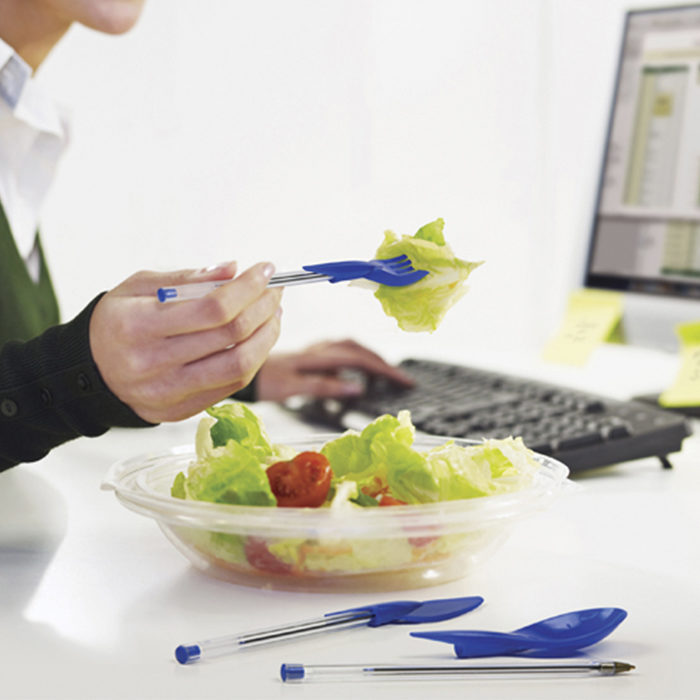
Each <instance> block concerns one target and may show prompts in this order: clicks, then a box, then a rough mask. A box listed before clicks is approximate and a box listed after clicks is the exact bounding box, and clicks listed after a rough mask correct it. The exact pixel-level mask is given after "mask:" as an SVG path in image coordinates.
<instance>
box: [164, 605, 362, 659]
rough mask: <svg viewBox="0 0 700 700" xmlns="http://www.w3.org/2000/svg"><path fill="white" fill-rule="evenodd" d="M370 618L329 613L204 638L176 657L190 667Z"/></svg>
mask: <svg viewBox="0 0 700 700" xmlns="http://www.w3.org/2000/svg"><path fill="white" fill-rule="evenodd" d="M371 617H372V615H371V614H370V613H366V612H362V611H360V612H348V613H343V614H332V615H326V616H325V617H315V618H312V619H310V620H304V621H302V622H294V623H291V624H289V625H280V626H277V627H267V628H265V629H261V630H257V631H255V632H246V633H245V634H235V635H227V636H223V637H216V638H214V639H204V640H202V641H199V642H192V643H191V644H181V645H180V646H179V647H177V649H175V658H176V659H177V660H178V661H179V662H180V663H181V664H190V663H194V662H195V661H199V660H200V659H204V658H213V657H216V656H224V655H225V654H231V653H232V652H236V651H241V650H242V649H245V648H248V647H253V646H257V645H259V644H269V643H271V642H277V641H282V640H284V639H288V638H290V637H301V636H304V635H307V634H314V633H315V632H321V631H323V630H328V629H338V628H342V627H352V626H354V625H358V624H365V623H366V622H367V621H368V620H369V619H370V618H371Z"/></svg>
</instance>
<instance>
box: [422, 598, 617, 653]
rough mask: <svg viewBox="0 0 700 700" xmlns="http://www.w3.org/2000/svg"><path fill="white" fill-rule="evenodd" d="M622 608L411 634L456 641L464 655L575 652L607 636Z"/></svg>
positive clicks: (575, 612) (583, 611)
mask: <svg viewBox="0 0 700 700" xmlns="http://www.w3.org/2000/svg"><path fill="white" fill-rule="evenodd" d="M626 617H627V612H626V611H625V610H622V609H621V608H589V609H586V610H574V611H573V612H568V613H564V614H562V615H555V616H554V617H548V618H547V619H545V620H540V621H539V622H535V623H533V624H531V625H527V627H521V628H520V629H517V630H515V631H514V632H490V631H486V630H451V631H450V630H447V631H444V632H443V631H439V632H438V631H435V632H411V636H413V637H420V638H423V639H432V640H434V641H437V642H446V643H447V644H452V645H454V650H455V654H456V655H457V656H458V657H460V658H462V659H464V658H476V657H481V656H511V655H528V656H537V655H539V656H555V655H560V654H561V653H563V652H575V651H578V650H579V649H582V648H584V647H588V646H591V645H592V644H595V643H596V642H599V641H600V640H601V639H604V638H605V637H607V636H608V635H609V634H610V633H611V632H612V631H613V630H614V629H615V628H616V627H617V626H618V625H619V624H620V623H621V622H622V621H623V620H624V619H625V618H626Z"/></svg>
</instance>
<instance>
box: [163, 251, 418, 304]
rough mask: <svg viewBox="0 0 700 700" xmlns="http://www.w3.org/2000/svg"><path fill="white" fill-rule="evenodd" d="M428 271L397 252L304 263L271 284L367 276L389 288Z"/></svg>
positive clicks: (208, 286)
mask: <svg viewBox="0 0 700 700" xmlns="http://www.w3.org/2000/svg"><path fill="white" fill-rule="evenodd" d="M427 274H428V271H427V270H416V269H415V268H414V267H413V263H412V262H411V259H410V258H409V257H408V256H407V255H398V256H396V257H395V258H388V259H386V260H369V261H362V260H340V261H337V262H330V263H319V264H317V265H304V266H303V269H302V270H297V271H294V272H280V273H277V274H274V275H272V277H271V278H270V281H269V282H268V283H267V286H268V287H291V286H294V285H297V284H309V283H311V282H332V283H335V282H346V281H349V280H354V279H361V278H364V279H368V280H371V281H372V282H377V283H378V284H385V285H388V286H390V287H404V286H406V285H409V284H413V283H414V282H418V281H419V280H421V279H423V277H425V276H426V275H427ZM230 281H231V280H212V281H211V282H195V283H193V284H182V285H180V286H177V287H161V288H160V289H158V291H157V296H158V300H159V301H161V302H171V301H185V300H186V299H197V298H199V297H202V296H204V295H205V294H208V293H209V292H211V291H213V290H214V289H216V288H217V287H220V286H221V285H222V284H226V283H227V282H230Z"/></svg>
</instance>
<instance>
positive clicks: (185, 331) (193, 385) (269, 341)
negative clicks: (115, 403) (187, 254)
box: [90, 263, 281, 422]
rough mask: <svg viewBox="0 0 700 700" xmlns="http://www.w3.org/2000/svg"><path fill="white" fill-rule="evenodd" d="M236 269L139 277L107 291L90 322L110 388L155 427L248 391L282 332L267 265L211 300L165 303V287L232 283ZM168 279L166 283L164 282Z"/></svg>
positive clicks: (278, 294)
mask: <svg viewBox="0 0 700 700" xmlns="http://www.w3.org/2000/svg"><path fill="white" fill-rule="evenodd" d="M232 274H235V266H234V265H233V264H228V265H224V266H222V267H220V268H217V269H216V270H211V271H205V272H202V273H198V272H196V271H187V270H185V271H180V272H178V273H171V274H168V275H165V276H164V275H161V274H160V273H147V272H146V273H138V274H137V275H134V276H132V277H131V278H129V279H128V280H126V281H125V282H123V283H122V284H121V285H119V287H117V288H115V289H114V290H112V291H111V292H108V293H107V294H106V295H105V296H104V297H102V298H101V299H100V301H99V302H98V303H97V305H96V306H95V309H94V310H93V314H92V317H91V320H90V347H91V351H92V354H93V357H94V359H95V362H96V364H97V366H98V368H99V370H100V373H101V374H102V377H103V379H104V380H105V382H106V384H107V386H108V387H109V388H110V389H111V390H112V392H113V393H114V394H115V395H116V396H117V397H118V398H120V399H121V400H122V401H123V402H124V403H126V404H127V405H129V406H130V407H131V408H132V410H134V411H135V412H136V413H137V414H138V415H139V416H141V417H142V418H144V419H145V420H148V421H151V422H161V421H163V420H178V419H181V418H184V417H186V416H188V415H193V414H194V413H197V412H199V411H201V410H203V409H204V408H206V407H207V406H209V405H211V404H212V403H216V402H217V401H220V400H221V399H223V398H225V397H227V396H229V395H230V394H231V393H233V392H235V391H237V390H238V389H241V388H243V387H244V386H245V385H246V384H248V383H249V382H250V381H251V379H252V378H253V376H254V375H255V374H256V372H257V371H258V369H259V368H260V366H261V365H262V364H263V362H264V361H265V360H266V359H267V356H268V354H269V352H270V350H271V348H272V347H273V345H274V344H275V342H276V341H277V338H278V336H279V332H280V307H279V303H280V299H281V289H268V288H267V281H268V280H269V277H270V275H271V274H272V265H270V264H269V263H261V264H259V265H255V266H253V267H252V268H250V269H248V270H246V271H245V272H244V273H242V274H241V275H240V276H238V277H236V278H234V279H232V280H231V281H230V282H227V283H225V284H224V285H222V286H221V287H219V288H217V289H216V290H214V291H213V292H211V293H210V294H209V295H207V297H204V298H202V299H194V300H190V301H183V302H177V303H173V304H162V303H161V302H158V301H157V299H156V297H155V290H156V289H157V286H158V285H159V284H170V283H171V282H172V281H173V280H174V281H175V283H176V284H179V283H187V281H192V280H193V279H194V278H197V277H199V281H201V280H202V275H204V276H205V277H208V276H212V277H211V278H212V279H216V278H217V277H219V276H221V278H222V279H228V278H229V276H230V275H232ZM166 278H167V281H166Z"/></svg>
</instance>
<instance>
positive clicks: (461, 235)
mask: <svg viewBox="0 0 700 700" xmlns="http://www.w3.org/2000/svg"><path fill="white" fill-rule="evenodd" d="M657 4H664V3H662V2H661V3H657ZM666 4H672V3H666ZM625 9H628V7H627V3H626V2H620V1H618V0H585V1H584V0H488V2H487V1H484V0H480V1H478V2H477V1H472V0H463V1H461V2H460V1H457V0H330V1H328V0H295V1H294V2H287V1H281V0H262V1H260V2H230V1H229V0H207V2H201V1H200V2H197V1H195V0H149V1H148V2H147V4H146V8H145V11H144V14H143V16H142V18H141V21H140V22H139V24H138V25H137V26H136V28H135V29H134V30H132V32H130V33H128V34H126V35H124V36H120V37H108V36H104V35H101V34H97V33H95V32H92V31H89V30H86V29H84V28H83V27H80V26H76V27H74V28H73V29H72V30H71V31H70V32H69V34H68V35H67V36H66V37H65V38H64V40H63V41H62V42H61V44H60V45H59V46H58V47H57V49H56V50H55V51H54V53H53V54H52V55H51V56H50V57H49V60H48V61H47V63H46V64H45V65H44V66H43V67H42V68H41V70H40V72H39V77H40V80H41V81H42V82H43V83H45V84H46V85H47V86H48V87H49V89H50V90H51V92H52V93H53V94H54V95H55V96H56V97H57V98H58V99H59V100H60V101H61V102H62V103H63V104H65V105H66V106H67V107H68V108H69V110H70V113H71V115H72V135H71V145H70V148H69V150H68V152H67V154H66V155H65V157H64V159H63V161H62V163H61V166H60V168H59V174H58V180H57V182H56V184H55V186H54V188H53V189H52V191H51V194H50V197H49V201H48V202H47V206H46V208H45V211H44V216H43V226H42V228H43V235H44V238H45V247H46V249H47V253H48V256H49V261H50V265H51V268H52V270H53V276H54V282H55V285H56V287H57V291H58V293H59V297H60V301H61V306H62V310H63V314H64V316H65V317H66V318H68V317H71V316H72V315H74V314H75V313H77V312H78V311H79V310H80V309H81V308H82V307H83V306H84V305H85V304H86V303H87V302H88V301H89V300H90V299H91V298H92V297H93V296H94V295H95V294H96V293H97V292H99V291H101V290H103V289H106V288H109V287H111V286H114V285H115V284H117V283H118V282H119V281H121V280H122V279H123V278H125V277H127V276H128V275H129V274H131V273H132V272H134V271H136V270H137V269H143V268H150V269H161V270H167V269H175V268H181V267H203V266H208V265H211V264H214V263H217V262H220V261H224V260H229V259H235V260H238V261H239V263H240V265H241V266H242V267H246V266H248V265H250V264H252V263H254V262H256V261H258V260H271V261H273V262H274V263H275V264H276V266H277V268H278V269H279V270H287V269H297V268H298V267H299V266H300V265H302V264H305V263H312V262H321V261H326V260H334V259H343V258H368V257H371V256H372V254H373V253H374V251H375V249H376V247H377V245H378V244H379V242H380V241H381V239H382V235H383V231H384V229H387V228H390V229H392V230H394V231H396V232H397V233H400V234H413V233H414V232H415V230H416V229H417V228H419V227H420V226H421V225H422V224H424V223H426V222H428V221H431V220H432V219H434V218H436V217H438V216H442V217H443V218H444V219H445V221H446V229H445V233H446V236H447V240H448V242H449V243H450V244H451V245H452V247H453V249H454V250H455V252H456V253H457V254H458V255H459V257H462V258H465V259H470V260H485V261H486V264H485V265H484V266H483V267H481V268H480V269H478V270H477V271H476V272H475V273H474V274H473V276H472V278H471V284H470V287H471V289H470V292H469V294H468V295H467V297H465V298H464V299H463V300H462V301H461V302H460V303H459V304H458V306H457V307H455V308H454V309H453V310H452V311H451V312H450V314H448V316H447V318H446V320H445V322H444V324H443V325H442V326H441V328H440V329H439V330H438V331H437V332H436V333H434V334H432V335H426V334H412V335H407V334H402V333H401V332H400V331H398V329H397V328H396V326H395V323H394V321H393V320H392V319H389V318H387V317H385V316H384V314H383V312H382V311H381V308H380V306H379V304H378V302H377V301H376V300H375V299H374V298H373V297H372V295H371V293H369V292H367V291H366V290H361V289H353V288H348V287H347V286H343V285H339V286H338V287H328V286H325V285H324V286H323V288H321V287H319V286H311V287H307V288H294V289H289V290H287V291H286V293H285V302H284V308H285V316H284V319H283V320H284V323H283V332H282V336H281V338H280V341H279V344H278V348H281V349H289V348H299V347H302V346H304V345H306V344H307V343H309V342H312V341H314V340H318V339H320V338H327V337H338V338H340V337H346V336H354V337H356V338H358V339H360V340H361V341H363V342H365V343H367V344H369V345H371V346H372V347H374V348H375V349H377V350H378V351H380V352H383V351H384V350H385V349H388V348H389V347H390V346H392V345H393V346H395V345H396V341H397V339H398V336H402V338H401V341H402V342H403V343H404V347H405V354H415V355H418V354H420V353H421V352H423V351H428V350H430V351H431V352H432V351H434V350H436V349H439V348H440V347H446V346H451V347H452V348H454V347H455V344H456V343H464V342H465V341H466V342H467V343H469V345H470V346H471V347H474V346H475V345H478V346H479V348H480V349H482V350H483V351H485V352H488V351H489V349H491V348H493V349H494V350H495V349H498V348H500V347H503V346H504V345H508V344H512V342H513V339H514V338H517V339H518V340H517V342H518V343H521V344H522V345H523V346H525V345H529V346H531V347H539V346H541V344H542V343H544V341H545V340H546V339H547V338H548V337H549V336H550V335H551V334H552V333H553V332H554V330H556V327H557V325H558V323H559V320H560V317H561V313H562V310H563V306H564V303H565V299H566V295H567V293H568V291H570V290H571V289H573V288H574V287H576V286H577V285H579V284H580V281H581V266H582V262H581V255H582V252H581V251H582V250H583V249H584V248H585V245H586V242H585V239H586V236H587V233H588V229H589V226H590V223H591V216H592V207H593V204H594V196H595V189H596V186H597V175H598V168H599V165H600V162H601V157H602V148H603V142H604V135H605V128H606V123H607V117H608V110H609V103H610V99H611V95H612V89H613V81H614V73H615V65H616V59H617V54H618V51H619V47H620V41H621V32H622V26H623V16H624V10H625Z"/></svg>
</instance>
